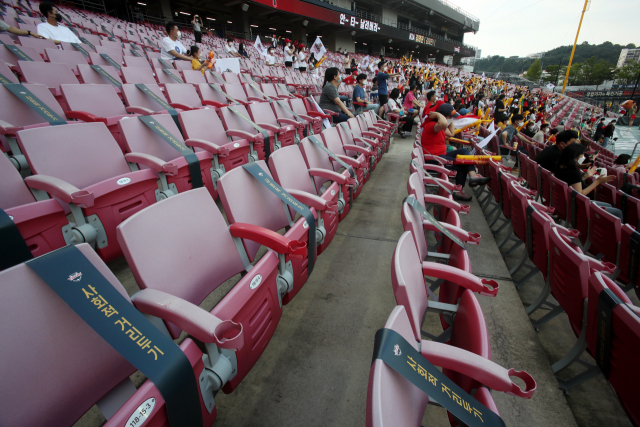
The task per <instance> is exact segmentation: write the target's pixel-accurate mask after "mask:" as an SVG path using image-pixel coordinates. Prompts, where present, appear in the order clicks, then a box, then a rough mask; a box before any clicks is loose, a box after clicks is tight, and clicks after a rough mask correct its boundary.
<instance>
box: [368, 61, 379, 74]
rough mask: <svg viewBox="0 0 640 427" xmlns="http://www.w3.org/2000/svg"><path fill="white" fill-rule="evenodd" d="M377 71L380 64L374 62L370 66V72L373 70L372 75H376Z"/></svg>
mask: <svg viewBox="0 0 640 427" xmlns="http://www.w3.org/2000/svg"><path fill="white" fill-rule="evenodd" d="M377 69H378V63H377V62H376V61H373V62H372V63H370V64H369V70H371V72H372V73H375V72H376V70H377Z"/></svg>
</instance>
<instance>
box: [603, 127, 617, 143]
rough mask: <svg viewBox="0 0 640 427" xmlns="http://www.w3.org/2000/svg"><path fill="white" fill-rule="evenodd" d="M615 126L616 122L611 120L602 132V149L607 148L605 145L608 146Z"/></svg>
mask: <svg viewBox="0 0 640 427" xmlns="http://www.w3.org/2000/svg"><path fill="white" fill-rule="evenodd" d="M615 124H616V121H615V120H611V121H610V122H609V124H608V125H607V126H605V128H604V129H603V130H602V148H607V145H609V141H610V140H611V137H612V136H613V131H614V130H615V128H616V126H615Z"/></svg>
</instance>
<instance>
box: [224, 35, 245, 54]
mask: <svg viewBox="0 0 640 427" xmlns="http://www.w3.org/2000/svg"><path fill="white" fill-rule="evenodd" d="M224 51H225V52H227V54H228V55H229V56H232V57H234V58H242V55H240V54H239V53H238V51H237V50H236V48H235V46H233V40H231V39H227V44H226V45H224Z"/></svg>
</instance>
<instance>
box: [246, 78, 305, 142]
mask: <svg viewBox="0 0 640 427" xmlns="http://www.w3.org/2000/svg"><path fill="white" fill-rule="evenodd" d="M245 87H248V85H245ZM247 112H248V113H249V115H250V117H251V120H253V121H254V122H255V123H256V124H257V125H258V126H260V127H261V128H263V129H265V130H268V131H270V132H273V135H274V137H275V141H274V142H273V144H274V147H276V150H277V149H278V148H281V147H288V146H290V145H294V144H295V138H296V133H297V126H299V125H296V124H294V123H291V122H288V123H284V122H285V121H283V123H280V121H279V120H278V118H276V115H275V113H274V112H273V109H272V107H271V104H270V103H269V102H256V103H253V104H249V105H248V106H247Z"/></svg>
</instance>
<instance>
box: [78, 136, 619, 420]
mask: <svg viewBox="0 0 640 427" xmlns="http://www.w3.org/2000/svg"><path fill="white" fill-rule="evenodd" d="M412 144H413V139H411V138H407V139H406V140H404V139H400V138H395V139H394V141H393V142H392V144H391V148H390V150H389V152H388V153H387V154H385V155H384V156H383V159H382V161H381V163H380V164H379V165H378V167H377V168H376V170H375V171H374V172H373V174H372V177H371V179H370V180H369V182H368V183H367V185H366V186H365V188H364V189H363V191H362V193H361V195H360V197H359V198H358V200H357V201H356V202H355V203H354V205H353V208H352V211H351V212H350V214H349V216H348V217H347V218H346V219H345V220H344V221H343V222H342V223H341V224H340V226H339V228H338V234H337V236H336V237H335V238H334V240H333V242H332V244H331V245H330V246H329V248H328V249H327V250H326V251H325V252H324V253H323V254H322V255H321V256H320V257H319V258H318V261H317V263H316V267H315V270H314V272H313V275H312V276H311V278H310V279H309V280H308V282H307V284H306V285H305V287H304V289H303V290H302V291H301V292H300V293H299V294H298V295H297V296H296V298H295V299H294V300H293V301H292V302H291V303H290V304H289V305H287V306H286V307H285V309H284V314H283V316H282V319H281V321H280V324H279V326H278V329H277V331H276V333H275V335H274V337H273V339H272V340H271V342H270V344H269V345H268V347H267V349H266V350H265V352H264V354H263V355H262V357H261V359H260V360H259V361H258V363H257V364H256V365H255V367H254V368H253V370H252V371H251V372H250V373H249V374H248V376H247V377H246V378H245V380H244V381H243V382H242V384H240V386H239V387H238V388H237V389H236V390H235V391H234V392H233V393H232V394H230V395H225V394H223V393H220V394H218V396H217V397H216V404H217V410H218V418H217V420H216V423H215V426H217V427H226V426H234V427H241V426H247V427H248V426H251V427H262V426H265V427H266V426H279V427H287V426H309V427H314V426H318V427H320V426H322V427H330V426H336V427H338V426H339V427H343V426H362V425H364V423H365V408H366V394H367V381H368V376H369V367H370V363H371V355H372V350H373V339H374V334H375V332H376V330H378V329H379V328H381V327H383V325H384V323H385V321H386V319H387V317H388V315H389V313H390V312H391V310H392V309H393V307H394V306H395V299H394V296H393V291H392V287H391V280H390V279H391V257H392V254H393V251H394V249H395V245H396V242H397V240H398V238H399V237H400V235H401V234H402V232H403V230H402V224H401V221H400V208H401V203H402V200H403V199H404V197H405V196H406V194H407V190H406V183H407V180H408V177H409V170H408V169H409V168H408V165H409V159H410V153H411V149H412ZM469 194H471V192H469ZM470 204H471V205H472V208H471V213H470V214H469V215H467V216H462V218H461V220H462V226H463V228H464V229H466V230H470V231H476V232H479V233H481V235H482V240H481V243H480V245H479V246H468V251H469V255H470V258H471V264H472V268H473V272H474V273H475V274H477V275H478V276H480V277H487V278H493V279H496V280H497V281H498V282H499V284H500V286H501V289H500V291H499V292H498V296H497V297H496V298H489V297H484V296H478V300H479V301H480V304H481V306H482V309H483V313H484V316H485V319H486V322H487V327H488V330H489V334H490V339H491V345H492V357H493V360H494V361H495V362H496V363H499V364H501V365H503V366H504V367H506V368H515V369H516V370H526V371H527V372H529V373H530V374H531V375H532V376H533V377H534V378H535V380H536V381H537V384H538V389H537V391H536V393H535V394H534V396H533V398H532V399H530V400H525V399H521V398H516V397H514V396H509V395H506V394H504V393H498V392H494V393H493V398H494V400H495V401H496V405H497V407H498V409H499V411H500V414H501V416H502V418H503V420H504V421H505V424H506V425H508V426H580V427H588V426H600V425H602V424H604V423H607V424H608V425H613V424H615V425H617V426H618V425H620V426H625V425H630V424H629V421H628V419H627V418H626V416H625V414H624V411H623V410H622V409H621V407H620V405H619V403H618V402H617V400H616V397H615V394H614V393H613V391H612V390H611V388H610V387H609V386H608V383H607V382H606V381H605V380H604V379H603V378H602V377H600V378H596V379H593V380H591V381H590V382H588V383H587V384H584V385H583V386H581V387H578V388H576V391H575V392H574V391H573V390H572V392H571V394H570V395H568V396H565V395H563V394H562V392H561V391H560V389H559V388H558V385H557V382H556V380H555V377H554V376H553V374H552V372H551V368H550V364H551V363H553V362H554V361H555V360H557V359H558V358H560V356H561V355H562V351H563V350H566V349H568V348H569V347H570V346H571V345H572V344H573V342H574V341H575V337H574V336H573V333H572V332H571V330H570V328H569V326H568V322H567V321H566V318H565V319H562V317H561V316H560V317H559V318H557V319H555V320H554V321H553V324H551V323H550V324H548V325H547V326H546V327H545V328H543V330H542V331H541V332H539V333H536V332H534V330H533V328H532V327H531V325H530V323H529V320H528V318H527V315H526V313H525V310H524V305H523V301H530V300H531V299H532V298H533V297H534V296H535V292H534V291H535V290H537V289H539V288H540V287H541V286H542V284H541V282H540V281H541V278H540V279H539V280H538V281H539V282H540V283H535V280H532V281H531V282H530V283H529V284H528V285H527V286H526V287H524V288H523V289H522V290H521V291H520V292H518V291H517V290H516V289H515V287H514V286H513V282H512V278H511V277H510V275H509V272H508V268H507V264H509V263H510V262H511V260H510V259H507V264H505V261H504V260H503V259H502V257H501V256H500V253H499V250H498V248H497V245H496V243H495V240H494V239H493V237H492V235H491V232H490V230H489V227H488V225H487V222H486V220H485V219H484V217H483V215H482V211H481V210H480V207H479V205H478V203H477V201H476V199H475V197H474V200H473V202H471V203H470ZM509 265H512V263H511V264H509ZM109 266H110V268H111V269H112V270H113V271H114V272H115V273H116V275H117V277H118V278H119V279H120V280H121V281H122V282H123V284H124V285H125V287H126V289H127V291H128V292H129V293H130V294H133V293H135V292H136V291H137V290H138V287H137V285H136V284H135V281H134V279H133V277H132V275H131V272H130V270H129V268H128V267H127V265H126V262H125V261H124V260H123V259H122V260H117V261H115V262H113V263H111V264H110V265H109ZM238 279H239V277H234V278H232V279H230V280H229V281H228V282H226V283H225V284H224V285H223V286H221V287H220V288H218V289H217V290H216V291H215V292H214V293H213V294H212V295H211V296H210V297H209V298H207V300H205V301H204V302H203V304H202V307H203V308H205V309H210V308H211V307H213V306H214V305H215V304H216V302H217V301H219V300H220V299H221V298H222V297H223V296H224V295H225V294H226V293H227V292H228V291H229V289H231V288H232V287H233V285H235V283H236V282H237V281H238ZM430 323H431V324H430ZM430 326H435V327H439V323H437V320H436V318H435V316H433V317H431V318H429V317H428V319H427V322H426V325H425V327H426V328H427V329H430ZM181 338H182V339H183V338H184V334H183V337H181ZM133 379H134V383H136V385H139V384H140V383H141V382H142V381H143V380H144V377H142V375H141V374H139V373H138V374H136V375H134V378H133ZM102 423H104V418H103V417H102V416H101V414H100V413H99V411H97V409H96V408H93V409H92V410H91V411H89V412H88V413H87V414H86V415H85V416H84V417H83V418H82V419H81V420H80V421H79V422H78V423H77V424H76V426H82V427H88V426H98V425H101V424H102ZM423 425H425V426H435V427H445V426H449V425H450V424H449V422H448V420H447V416H446V411H445V410H444V409H442V408H439V407H435V406H429V408H428V409H427V411H426V413H425V416H424V419H423Z"/></svg>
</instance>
